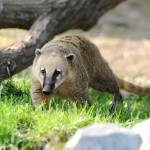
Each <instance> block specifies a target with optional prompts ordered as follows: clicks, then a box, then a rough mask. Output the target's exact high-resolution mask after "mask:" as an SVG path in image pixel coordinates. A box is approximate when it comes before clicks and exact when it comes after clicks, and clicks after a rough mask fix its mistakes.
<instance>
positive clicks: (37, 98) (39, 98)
mask: <svg viewBox="0 0 150 150" xmlns="http://www.w3.org/2000/svg"><path fill="white" fill-rule="evenodd" d="M30 93H31V98H32V102H33V103H34V106H38V105H40V103H41V102H44V103H45V106H46V107H48V105H49V97H48V96H47V95H45V94H44V93H43V92H42V87H41V84H40V82H39V81H35V80H33V81H32V87H31V90H30Z"/></svg>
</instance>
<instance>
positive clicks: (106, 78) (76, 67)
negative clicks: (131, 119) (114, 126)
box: [31, 35, 150, 108]
mask: <svg viewBox="0 0 150 150" xmlns="http://www.w3.org/2000/svg"><path fill="white" fill-rule="evenodd" d="M69 54H74V55H75V59H74V61H73V62H72V63H68V61H67V59H66V56H67V55H69ZM49 62H51V63H52V64H51V66H60V65H61V66H62V67H63V68H64V69H66V75H65V81H64V82H63V83H62V84H61V85H60V86H59V87H58V88H56V89H55V90H54V91H53V92H52V93H51V94H50V95H49V96H47V95H45V94H43V92H42V87H41V84H40V81H39V78H40V77H39V73H38V67H39V65H44V66H46V67H47V68H48V69H47V70H48V71H49V72H50V71H51V66H49ZM65 67H66V68H65ZM89 87H91V88H93V89H95V90H98V91H101V92H108V93H110V94H113V95H115V105H114V106H113V107H114V108H115V107H116V105H117V102H118V101H121V94H120V91H119V87H120V88H121V89H125V90H127V91H128V92H133V93H136V94H149V93H150V88H143V87H141V86H137V85H134V84H132V83H128V82H126V81H124V80H122V79H119V78H118V77H117V76H115V75H114V74H113V72H112V70H111V69H110V67H109V65H108V63H107V62H106V60H105V59H104V58H103V57H102V56H101V54H100V52H99V50H98V49H97V47H96V46H95V45H94V44H92V43H91V42H90V41H89V40H87V39H86V38H85V37H83V36H81V35H66V36H64V37H61V38H59V39H58V40H52V41H50V42H49V43H47V44H46V45H45V46H44V47H43V48H42V54H41V55H40V56H36V57H35V60H34V63H33V67H32V88H31V97H32V100H33V102H34V104H35V105H37V104H38V103H39V102H40V101H45V103H46V104H48V103H49V97H55V96H59V97H61V98H69V99H71V100H73V101H80V102H82V101H87V102H88V103H89V105H91V101H90V99H89V96H88V88H89Z"/></svg>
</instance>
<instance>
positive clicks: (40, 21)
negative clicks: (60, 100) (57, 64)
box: [0, 0, 124, 81]
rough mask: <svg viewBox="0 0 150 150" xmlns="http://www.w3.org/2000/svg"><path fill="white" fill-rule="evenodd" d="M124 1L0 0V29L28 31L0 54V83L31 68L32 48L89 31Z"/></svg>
mask: <svg viewBox="0 0 150 150" xmlns="http://www.w3.org/2000/svg"><path fill="white" fill-rule="evenodd" d="M122 1H124V0H24V1H23V0H16V1H15V0H13V1H12V0H4V1H1V0H0V28H22V29H29V33H28V35H27V36H26V37H25V38H24V39H23V40H22V41H20V42H18V43H16V44H14V45H12V46H11V47H9V48H7V49H6V50H5V51H2V52H0V81H1V80H3V79H6V78H7V77H9V76H12V75H14V74H15V73H18V72H19V71H22V70H23V69H25V68H27V67H28V66H30V65H31V64H32V61H33V59H34V52H35V49H36V48H41V47H42V46H43V45H44V44H45V43H47V42H48V41H49V40H51V39H52V38H53V37H54V36H55V35H57V34H59V33H62V32H64V31H66V30H68V29H73V28H74V29H75V28H80V29H83V30H89V29H90V28H91V27H93V26H94V25H95V24H96V23H97V21H98V18H99V17H101V16H102V15H103V14H104V13H105V12H107V11H108V10H110V9H112V8H114V7H115V6H116V5H117V4H119V3H120V2H122Z"/></svg>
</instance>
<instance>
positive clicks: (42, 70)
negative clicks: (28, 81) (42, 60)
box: [41, 67, 46, 75]
mask: <svg viewBox="0 0 150 150" xmlns="http://www.w3.org/2000/svg"><path fill="white" fill-rule="evenodd" d="M41 73H42V74H43V75H44V74H45V73H46V71H45V68H44V67H42V68H41Z"/></svg>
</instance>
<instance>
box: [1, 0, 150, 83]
mask: <svg viewBox="0 0 150 150" xmlns="http://www.w3.org/2000/svg"><path fill="white" fill-rule="evenodd" d="M149 6H150V1H149V0H142V1H141V0H130V1H126V2H124V3H122V4H120V5H118V6H117V7H116V8H115V9H113V10H112V11H109V12H108V13H107V14H106V15H104V16H103V17H102V18H101V19H100V20H99V22H98V24H97V25H96V26H95V27H94V28H93V29H91V30H90V31H88V32H82V31H80V30H76V31H69V32H67V33H81V34H83V35H85V36H87V37H88V38H89V39H90V40H91V41H92V42H93V43H95V44H96V45H97V46H98V48H99V49H100V52H101V54H102V55H103V56H104V57H105V58H106V60H107V61H108V62H109V64H110V65H111V67H112V69H113V71H114V72H115V73H116V74H118V75H119V76H121V77H123V78H125V79H127V80H131V81H135V82H138V83H142V84H143V83H144V84H150V9H149ZM16 32H17V34H16ZM25 33H26V31H22V30H16V29H15V30H9V32H8V30H0V43H2V44H1V45H0V49H4V48H5V47H7V46H8V45H10V44H12V43H14V42H16V41H18V40H20V39H21V38H22V36H23V35H25ZM16 35H17V36H16ZM14 37H15V38H14Z"/></svg>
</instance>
